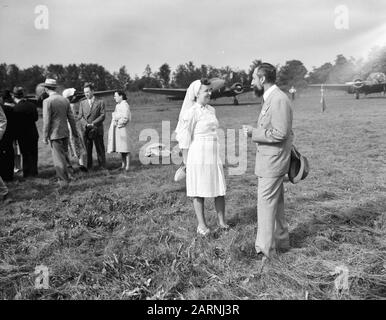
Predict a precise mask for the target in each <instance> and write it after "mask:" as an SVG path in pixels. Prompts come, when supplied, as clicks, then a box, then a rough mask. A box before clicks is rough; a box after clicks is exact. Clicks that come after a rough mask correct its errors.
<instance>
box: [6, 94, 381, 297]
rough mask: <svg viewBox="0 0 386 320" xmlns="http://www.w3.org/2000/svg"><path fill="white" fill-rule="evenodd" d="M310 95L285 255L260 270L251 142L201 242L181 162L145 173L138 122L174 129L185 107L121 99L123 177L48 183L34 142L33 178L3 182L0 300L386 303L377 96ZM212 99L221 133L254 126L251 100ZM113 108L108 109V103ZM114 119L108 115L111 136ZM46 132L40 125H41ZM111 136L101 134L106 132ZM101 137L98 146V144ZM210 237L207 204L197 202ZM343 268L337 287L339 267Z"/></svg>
mask: <svg viewBox="0 0 386 320" xmlns="http://www.w3.org/2000/svg"><path fill="white" fill-rule="evenodd" d="M319 99H320V98H319V96H318V91H312V92H311V91H310V92H304V93H302V94H301V96H300V97H299V98H298V99H297V100H296V101H295V107H294V133H295V144H296V146H297V147H298V149H299V150H300V151H301V152H302V153H304V154H305V155H306V156H307V157H308V159H309V161H310V166H311V172H310V175H309V176H308V178H307V179H306V180H305V181H302V182H301V183H299V184H298V185H292V184H290V183H288V182H287V183H286V184H285V189H286V193H285V210H286V216H287V217H288V220H289V224H290V242H291V246H292V249H291V250H290V251H288V252H286V253H283V254H281V255H279V256H278V258H277V259H275V260H272V261H269V262H268V263H267V264H265V265H264V267H263V268H262V269H261V268H260V265H259V263H257V262H256V260H255V252H254V240H255V235H256V219H257V218H256V187H257V179H256V177H255V176H254V174H253V169H254V154H255V147H254V145H252V144H251V143H250V144H249V145H248V168H247V172H246V173H245V174H244V175H238V176H231V175H228V174H227V172H228V168H227V165H226V169H225V170H226V171H225V172H226V180H227V190H228V191H227V196H226V205H227V209H226V211H227V213H226V215H227V218H228V221H229V222H230V224H231V225H232V226H233V227H232V229H231V230H230V231H229V232H225V233H224V232H218V231H215V232H214V233H213V234H212V236H211V237H210V238H209V239H201V238H197V237H196V233H195V231H196V219H195V215H194V210H193V206H192V203H191V200H190V199H187V198H186V194H185V186H184V183H183V182H181V183H176V182H173V175H174V172H175V170H176V168H177V166H176V165H142V164H141V163H140V161H139V160H138V151H139V149H140V147H141V146H142V145H143V144H144V142H140V141H139V140H138V136H139V133H140V131H141V130H142V129H144V128H154V129H156V130H159V131H160V129H161V120H171V121H172V128H174V126H175V124H176V119H177V116H178V112H179V108H180V105H181V102H179V101H175V102H170V101H167V100H166V99H165V98H164V97H158V96H151V95H143V94H135V95H134V94H133V95H130V96H129V103H130V105H131V109H132V115H133V124H132V127H131V132H132V143H133V147H134V150H135V152H134V154H133V161H132V166H131V169H130V171H129V172H128V173H127V174H125V173H122V172H119V171H117V170H115V169H116V168H118V167H119V166H120V162H119V157H118V155H114V156H111V155H108V158H107V159H108V163H109V164H108V167H109V170H106V171H92V172H90V173H88V174H81V173H77V174H75V180H74V181H73V183H72V186H71V188H70V189H69V190H67V191H60V190H58V188H57V185H56V183H55V179H56V178H55V172H54V169H53V166H52V160H51V156H50V150H49V148H48V147H47V146H45V145H43V144H41V143H40V142H39V170H40V176H39V178H36V179H31V180H27V181H21V180H20V179H17V180H16V181H15V182H13V183H10V184H9V189H10V202H9V203H7V204H5V205H4V204H2V207H1V208H0V299H235V300H237V299H310V300H312V299H381V298H383V299H384V298H386V262H385V256H386V254H385V253H386V237H385V236H386V213H385V211H386V139H385V136H386V126H385V123H386V105H385V102H386V99H385V98H384V97H379V96H377V95H374V96H372V97H368V98H366V99H360V100H355V99H354V97H353V96H352V95H346V94H342V93H337V94H335V93H332V92H328V93H327V98H326V102H327V110H326V111H325V112H324V113H321V112H320V105H319ZM240 102H241V104H240V106H237V107H235V106H233V105H232V104H231V103H232V101H231V99H220V100H217V101H215V102H213V103H212V105H213V106H214V107H215V108H216V112H217V117H218V119H219V121H220V124H221V126H222V128H236V129H238V128H240V127H241V125H242V124H248V123H249V124H254V123H255V121H256V119H257V117H258V113H259V112H260V108H261V106H260V104H258V103H256V99H255V98H254V97H253V95H252V94H245V95H243V96H242V97H240ZM107 104H108V105H109V110H110V111H111V110H112V109H113V108H114V106H113V102H112V100H108V102H107ZM110 119H111V113H110V112H109V114H108V117H107V119H106V121H105V127H106V132H107V129H108V126H109V125H110ZM38 125H39V130H40V132H41V120H39V123H38ZM105 134H106V133H105ZM105 141H107V139H106V140H105ZM206 210H207V211H206V215H207V217H208V220H209V225H210V226H211V227H212V228H213V229H215V227H216V215H215V210H214V201H213V200H212V199H210V200H207V201H206ZM38 265H45V266H47V267H48V268H49V273H50V277H49V285H50V287H49V289H35V286H34V281H35V277H36V275H34V270H35V267H36V266H38ZM339 266H344V267H347V268H348V284H349V288H348V290H341V291H340V290H337V289H336V288H337V286H336V284H335V280H337V277H338V275H336V274H334V271H335V268H336V267H339Z"/></svg>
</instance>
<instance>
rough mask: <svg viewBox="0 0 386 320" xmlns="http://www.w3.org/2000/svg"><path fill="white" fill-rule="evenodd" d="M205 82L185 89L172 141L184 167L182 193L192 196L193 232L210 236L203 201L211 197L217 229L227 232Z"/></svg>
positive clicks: (220, 166)
mask: <svg viewBox="0 0 386 320" xmlns="http://www.w3.org/2000/svg"><path fill="white" fill-rule="evenodd" d="M209 84H210V83H209V82H208V81H207V80H206V81H200V80H196V81H194V82H193V83H192V84H191V85H190V86H189V88H188V90H187V93H186V96H185V100H184V103H183V106H182V109H181V112H180V117H179V122H178V124H177V128H176V133H177V135H176V139H177V141H178V143H179V147H180V149H181V150H182V153H183V159H184V160H183V161H184V164H185V165H186V193H187V196H188V197H193V206H194V210H195V212H196V216H197V221H198V227H197V233H198V234H199V235H203V236H206V235H208V234H209V233H210V229H209V228H208V226H207V224H206V221H205V215H204V198H215V208H216V211H217V216H218V223H219V227H220V228H222V229H228V228H229V226H228V225H227V224H226V222H225V220H224V215H225V197H224V196H225V192H226V185H225V176H224V170H223V164H222V162H221V158H220V146H219V142H218V135H217V128H218V126H219V124H218V120H217V118H216V113H215V109H214V108H213V107H212V106H210V105H208V104H207V103H208V102H209V100H210V94H211V88H210V86H209Z"/></svg>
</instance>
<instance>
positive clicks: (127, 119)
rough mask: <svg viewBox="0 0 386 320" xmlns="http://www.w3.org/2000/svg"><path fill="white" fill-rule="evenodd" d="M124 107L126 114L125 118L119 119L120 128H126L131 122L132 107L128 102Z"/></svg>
mask: <svg viewBox="0 0 386 320" xmlns="http://www.w3.org/2000/svg"><path fill="white" fill-rule="evenodd" d="M124 106H125V114H124V116H122V117H120V118H119V119H118V128H121V127H124V126H126V124H127V123H128V122H130V121H131V113H130V106H129V104H128V103H127V102H126V103H124Z"/></svg>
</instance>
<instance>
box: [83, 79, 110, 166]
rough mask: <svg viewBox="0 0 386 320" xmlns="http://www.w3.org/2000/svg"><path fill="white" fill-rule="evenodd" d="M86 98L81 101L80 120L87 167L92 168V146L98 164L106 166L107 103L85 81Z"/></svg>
mask: <svg viewBox="0 0 386 320" xmlns="http://www.w3.org/2000/svg"><path fill="white" fill-rule="evenodd" d="M83 91H84V95H85V96H86V98H85V99H83V100H81V101H80V104H79V114H78V120H79V122H80V124H81V127H82V132H83V138H84V142H85V145H86V151H87V169H91V168H92V147H93V144H95V149H96V152H97V157H98V164H99V166H100V167H101V168H104V169H105V168H106V154H105V153H106V152H105V144H104V142H103V121H104V120H105V103H104V101H103V100H100V99H97V98H96V97H95V96H94V87H93V85H92V84H90V83H85V85H84V87H83Z"/></svg>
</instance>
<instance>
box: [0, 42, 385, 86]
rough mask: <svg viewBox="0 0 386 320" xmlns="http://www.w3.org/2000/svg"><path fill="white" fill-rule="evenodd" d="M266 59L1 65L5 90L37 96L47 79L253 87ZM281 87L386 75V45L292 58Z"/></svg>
mask: <svg viewBox="0 0 386 320" xmlns="http://www.w3.org/2000/svg"><path fill="white" fill-rule="evenodd" d="M259 64H261V60H259V59H255V60H253V61H252V63H251V65H250V67H249V69H248V70H247V71H245V70H239V69H234V68H231V67H230V66H225V67H221V68H217V67H214V66H212V65H204V64H202V65H201V66H196V65H195V64H194V63H193V61H189V62H187V63H185V64H179V65H178V66H177V67H176V69H175V70H174V71H172V70H171V68H170V66H169V65H168V64H167V63H164V64H162V65H161V66H160V67H159V69H158V70H157V71H155V72H153V71H152V69H151V67H150V65H147V66H146V67H145V70H144V72H143V74H142V76H138V75H135V76H134V77H131V76H130V74H129V73H128V71H127V69H126V67H125V66H122V67H121V68H119V70H118V71H115V72H113V73H110V72H109V71H108V70H106V69H105V68H104V67H103V66H101V65H98V64H94V63H81V64H69V65H67V66H63V65H61V64H50V65H48V66H45V67H43V66H38V65H34V66H32V67H29V68H26V69H19V67H18V66H17V65H15V64H6V63H2V64H0V91H2V90H4V89H11V88H13V87H14V86H16V85H21V86H23V87H25V89H26V91H27V92H29V93H33V92H34V90H35V87H36V85H37V84H38V83H41V82H44V80H45V79H46V78H47V77H52V78H55V79H57V81H58V82H59V83H60V84H61V85H63V87H66V88H69V87H74V88H77V89H80V88H81V87H82V85H83V83H84V82H93V83H94V84H95V87H96V89H97V90H108V89H122V90H125V91H138V90H141V89H142V88H144V87H156V88H169V87H170V88H186V87H187V86H188V85H189V84H190V83H191V82H192V81H193V80H196V79H200V78H214V77H218V78H222V79H225V80H228V81H229V82H231V83H234V82H240V83H242V84H243V85H249V84H250V82H251V80H252V72H253V70H254V69H255V67H256V66H258V65H259ZM277 70H278V76H277V82H278V84H279V86H281V87H283V88H284V89H287V88H289V87H291V86H295V87H296V88H304V87H306V86H307V84H309V83H344V82H346V81H351V80H353V79H354V78H361V79H365V78H367V77H368V76H369V75H370V74H371V73H373V72H383V73H386V46H383V47H375V48H373V49H371V51H370V53H369V57H368V59H367V60H366V61H365V60H363V59H359V60H355V59H354V58H352V57H350V58H346V57H345V56H344V55H342V54H339V55H337V56H336V59H335V61H334V62H333V63H331V62H326V63H324V64H322V65H321V66H319V67H313V69H312V71H310V72H309V71H308V70H307V69H306V67H305V66H304V64H303V62H302V61H300V60H289V61H286V63H285V64H284V65H282V66H280V65H277Z"/></svg>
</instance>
